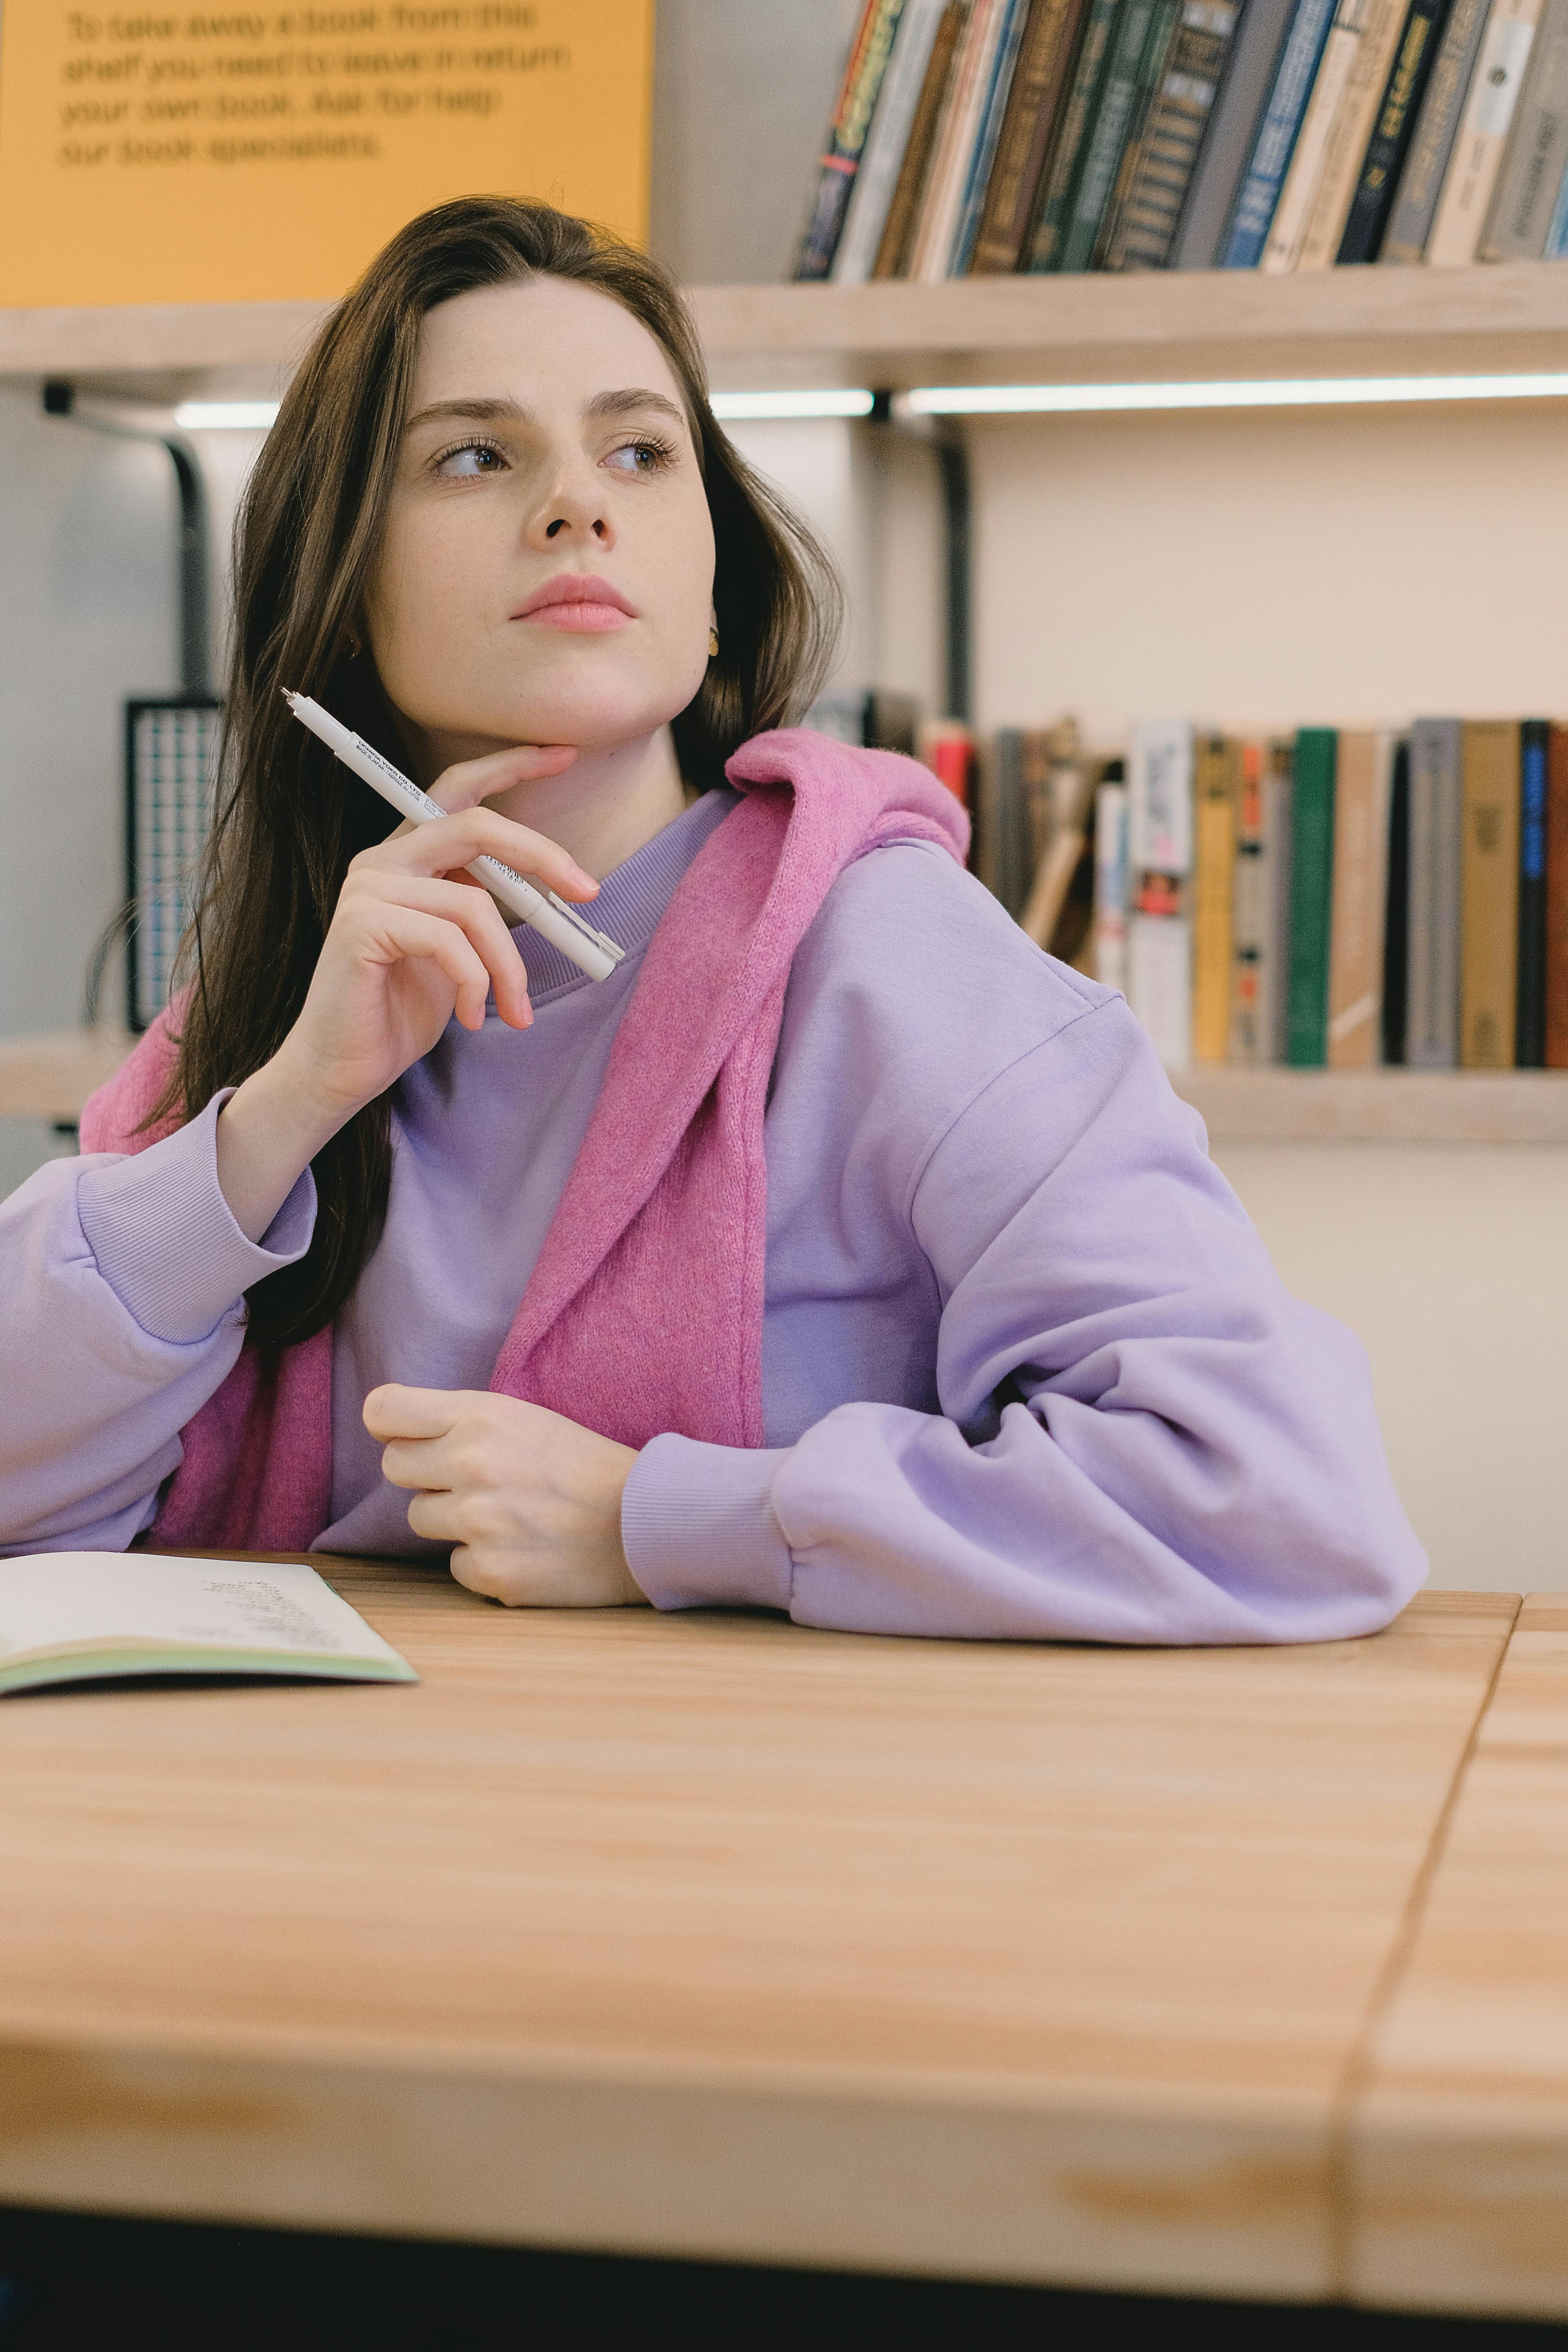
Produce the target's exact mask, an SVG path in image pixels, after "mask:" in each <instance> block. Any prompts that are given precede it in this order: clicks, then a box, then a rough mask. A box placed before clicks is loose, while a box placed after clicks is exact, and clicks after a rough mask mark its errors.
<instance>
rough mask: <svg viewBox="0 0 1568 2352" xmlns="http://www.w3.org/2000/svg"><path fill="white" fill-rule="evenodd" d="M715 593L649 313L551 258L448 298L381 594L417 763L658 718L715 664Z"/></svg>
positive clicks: (590, 736)
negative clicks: (639, 313)
mask: <svg viewBox="0 0 1568 2352" xmlns="http://www.w3.org/2000/svg"><path fill="white" fill-rule="evenodd" d="M712 596H713V525H712V520H711V518H710V514H709V511H708V500H707V498H706V495H705V494H704V491H703V488H702V480H701V477H700V473H699V472H698V467H697V459H696V455H695V453H694V451H693V448H692V443H691V435H690V431H689V426H688V425H687V422H686V414H685V410H684V408H683V407H682V404H681V399H680V392H679V385H678V384H677V382H676V379H675V375H674V373H673V371H672V370H671V368H670V365H669V362H668V360H667V359H666V358H665V356H664V352H663V351H662V350H661V348H660V346H659V345H658V342H656V341H655V340H654V338H653V337H652V336H651V335H650V334H649V333H648V332H647V329H646V328H645V327H642V326H640V325H639V324H638V322H637V320H636V319H634V318H633V317H632V315H631V313H630V312H629V311H628V310H623V309H622V308H621V306H620V304H619V303H618V302H616V301H612V300H611V299H610V298H609V297H608V296H607V295H604V294H599V293H595V291H593V289H590V288H588V287H584V286H577V285H572V284H569V283H567V282H565V281H564V280H563V279H560V278H535V279H532V280H531V281H530V282H529V283H527V284H524V285H518V286H498V287H489V288H486V289H483V290H482V291H479V292H478V293H473V294H461V295H458V296H457V297H456V298H455V299H453V300H452V301H449V302H443V303H442V304H441V305H440V306H439V307H438V308H437V309H436V310H432V311H431V312H430V313H429V315H428V317H427V318H426V321H425V326H424V331H423V334H422V336H421V340H420V348H419V361H418V367H417V371H416V380H415V386H414V395H413V399H412V401H411V403H410V408H409V419H408V424H407V426H406V429H405V434H404V441H403V450H402V455H401V458H400V462H399V465H398V471H397V479H396V484H395V489H394V492H393V497H392V502H391V506H390V508H389V509H388V513H387V520H386V528H385V532H384V538H383V541H382V545H381V549H380V552H379V555H378V557H377V560H376V563H375V566H374V572H373V574H372V581H371V587H370V593H369V595H368V598H367V600H366V611H365V620H366V625H367V629H368V635H369V637H370V645H371V650H372V652H373V654H374V658H375V663H376V668H377V670H378V672H379V675H380V677H381V682H382V685H383V686H384V688H385V690H386V693H387V694H388V696H389V697H390V698H391V700H392V702H393V705H394V707H395V709H396V710H397V711H398V712H399V714H400V715H401V717H402V718H403V719H404V720H405V722H407V723H408V724H409V728H410V733H411V735H412V736H413V738H414V740H415V741H416V743H418V742H421V741H422V744H423V748H424V749H425V751H426V754H427V761H426V762H422V763H421V764H428V763H430V762H433V763H434V764H435V765H437V766H444V765H445V764H447V761H449V760H452V759H455V758H461V757H468V756H472V755H473V754H474V753H475V752H476V751H483V750H489V749H493V748H495V747H496V746H497V745H500V744H505V745H511V744H514V743H572V744H575V745H577V746H578V747H579V748H580V749H582V750H583V751H600V750H607V749H610V748H611V747H613V746H616V745H618V744H626V743H630V742H632V741H633V740H637V739H638V738H644V737H647V736H649V735H651V734H653V733H654V732H655V730H658V728H660V727H662V726H664V725H665V724H666V723H667V722H668V720H669V719H673V718H675V717H676V716H677V714H678V713H679V712H680V711H682V710H684V709H685V708H686V706H687V704H688V703H689V701H690V700H691V698H692V697H693V695H694V694H695V693H696V692H697V689H698V688H699V687H700V684H701V682H702V677H703V673H704V671H705V669H706V667H707V664H708V630H709V626H710V618H711V610H712Z"/></svg>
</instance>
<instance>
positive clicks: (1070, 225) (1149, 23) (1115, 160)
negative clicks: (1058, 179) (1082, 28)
mask: <svg viewBox="0 0 1568 2352" xmlns="http://www.w3.org/2000/svg"><path fill="white" fill-rule="evenodd" d="M1160 13H1161V0H1125V5H1124V6H1123V8H1122V11H1121V22H1120V24H1119V25H1118V26H1117V32H1116V40H1115V43H1114V45H1113V47H1112V49H1111V53H1110V63H1109V65H1108V66H1107V68H1106V70H1105V79H1104V80H1103V81H1102V82H1101V84H1100V100H1099V103H1098V104H1097V105H1096V107H1095V110H1094V120H1093V121H1092V123H1091V124H1090V126H1089V136H1088V139H1087V140H1086V142H1085V144H1084V151H1083V168H1082V170H1081V171H1080V172H1079V178H1078V185H1077V187H1076V188H1075V189H1074V190H1073V194H1072V203H1071V205H1070V206H1069V207H1068V220H1067V226H1066V228H1065V229H1064V230H1063V232H1062V244H1061V257H1060V258H1059V260H1058V263H1057V268H1058V269H1059V270H1061V271H1063V272H1064V274H1065V273H1068V272H1071V273H1074V274H1076V273H1077V272H1078V271H1079V270H1082V269H1087V268H1089V263H1090V262H1091V261H1092V260H1093V258H1094V248H1095V244H1096V241H1097V240H1098V238H1099V236H1100V221H1101V220H1102V218H1103V217H1104V214H1105V207H1106V205H1107V204H1108V202H1109V201H1110V191H1111V188H1112V187H1113V185H1114V184H1115V180H1116V173H1117V167H1118V165H1119V164H1120V163H1121V151H1122V148H1123V147H1124V146H1125V145H1126V143H1127V133H1128V129H1129V126H1130V124H1131V119H1132V108H1133V102H1134V100H1135V98H1136V94H1137V89H1138V74H1139V68H1140V67H1141V65H1142V59H1143V52H1144V49H1145V47H1147V45H1148V42H1149V38H1150V35H1151V33H1152V29H1153V26H1154V23H1155V19H1156V16H1158V15H1159V14H1160Z"/></svg>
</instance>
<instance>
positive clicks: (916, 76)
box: [833, 0, 945, 286]
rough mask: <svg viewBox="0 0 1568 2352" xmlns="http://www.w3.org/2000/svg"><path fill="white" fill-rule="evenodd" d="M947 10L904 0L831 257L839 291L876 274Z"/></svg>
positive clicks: (939, 0) (926, 0)
mask: <svg viewBox="0 0 1568 2352" xmlns="http://www.w3.org/2000/svg"><path fill="white" fill-rule="evenodd" d="M944 5H945V0H904V11H903V14H902V16H900V18H899V30H898V37H897V38H896V39H895V41H894V43H893V54H892V56H891V58H889V61H888V70H887V73H886V74H885V76H884V77H883V80H882V91H881V96H880V97H879V99H878V100H877V111H876V112H875V114H874V115H873V116H872V117H871V128H870V131H868V134H867V138H866V145H865V148H864V150H863V151H862V153H861V156H860V168H859V170H858V172H857V173H856V174H855V185H854V188H853V189H852V190H851V192H850V196H849V209H848V211H847V213H846V214H845V216H844V229H843V234H842V235H841V236H840V237H839V240H838V248H837V252H836V253H835V255H834V257H833V276H834V279H835V281H836V282H837V284H839V285H844V286H858V285H861V284H863V283H864V281H865V280H866V279H867V278H869V277H871V276H872V275H873V273H874V271H875V269H876V267H877V253H878V249H879V247H880V245H881V242H882V231H883V230H884V228H885V227H886V226H887V223H888V214H889V210H890V208H891V205H892V202H893V195H894V192H895V191H896V189H897V187H898V184H899V174H900V171H901V169H902V166H903V160H904V150H905V148H906V147H907V146H908V145H909V141H910V130H911V128H912V127H913V123H914V119H915V109H916V108H917V107H918V106H919V104H920V99H921V90H922V89H923V88H924V87H925V77H926V68H927V67H928V66H929V65H930V63H931V49H932V47H933V45H934V43H935V40H936V35H937V27H938V26H940V24H941V23H942V9H943V6H944Z"/></svg>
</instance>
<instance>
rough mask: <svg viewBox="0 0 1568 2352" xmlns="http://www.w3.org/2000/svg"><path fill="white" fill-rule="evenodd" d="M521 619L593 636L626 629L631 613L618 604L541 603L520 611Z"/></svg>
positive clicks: (549, 627)
mask: <svg viewBox="0 0 1568 2352" xmlns="http://www.w3.org/2000/svg"><path fill="white" fill-rule="evenodd" d="M517 617H518V619H519V620H520V621H533V622H537V623H538V624H539V625H540V626H541V627H542V628H546V629H576V630H580V631H583V632H584V633H585V634H586V635H590V636H592V635H597V634H602V633H603V632H604V631H605V629H624V628H626V626H627V625H628V623H629V619H630V615H629V614H626V613H623V612H622V611H621V609H620V607H619V605H617V604H541V605H539V606H538V607H537V608H536V609H535V610H534V611H533V612H531V613H520V614H518V616H517Z"/></svg>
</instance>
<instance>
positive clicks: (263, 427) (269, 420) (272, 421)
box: [174, 400, 278, 433]
mask: <svg viewBox="0 0 1568 2352" xmlns="http://www.w3.org/2000/svg"><path fill="white" fill-rule="evenodd" d="M174 422H175V424H176V425H180V426H181V427H183V429H184V431H185V432H187V433H225V432H227V433H266V432H268V431H269V430H270V429H271V427H272V426H273V425H276V423H277V422H278V403H277V401H275V400H182V401H181V403H180V404H179V406H178V408H176V409H175V411H174Z"/></svg>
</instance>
